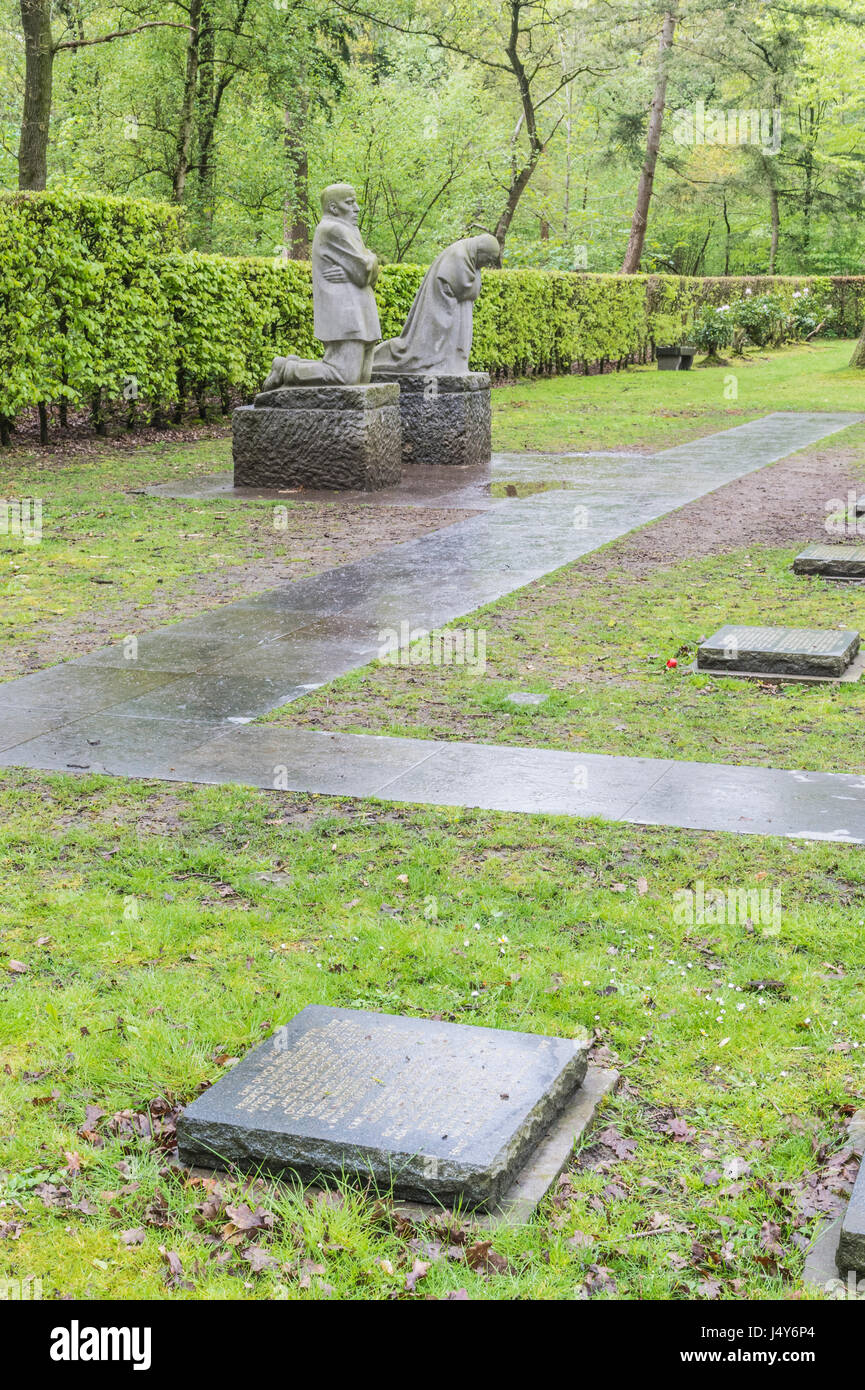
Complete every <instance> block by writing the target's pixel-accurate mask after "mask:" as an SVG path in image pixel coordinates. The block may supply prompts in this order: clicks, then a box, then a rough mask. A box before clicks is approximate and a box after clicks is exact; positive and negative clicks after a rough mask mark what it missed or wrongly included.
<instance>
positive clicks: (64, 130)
mask: <svg viewBox="0 0 865 1390" xmlns="http://www.w3.org/2000/svg"><path fill="white" fill-rule="evenodd" d="M0 17H2V22H0V188H3V189H7V190H10V191H11V190H13V189H15V188H16V187H18V186H21V187H23V188H25V189H35V190H38V189H40V188H42V187H44V186H46V184H47V187H48V188H49V189H50V190H54V191H61V192H70V193H101V194H112V195H116V196H121V197H135V198H142V197H146V198H153V199H157V200H163V201H169V202H173V203H175V204H177V205H179V206H182V207H183V209H184V210H185V219H184V220H185V225H186V227H187V235H188V240H189V244H190V245H191V246H192V247H193V248H196V249H198V250H202V251H213V252H219V253H223V254H226V255H232V256H249V255H254V256H274V257H281V258H283V259H285V258H287V257H290V258H294V259H303V258H305V257H306V256H307V254H308V247H309V235H310V229H311V228H312V227H313V226H314V224H315V220H316V215H317V194H318V191H319V190H320V188H321V187H322V186H323V185H324V184H326V183H328V182H330V181H333V180H334V179H347V180H352V181H354V182H355V184H356V186H357V188H358V191H359V194H360V199H361V203H362V206H363V221H362V231H363V235H364V238H365V240H366V242H367V243H368V244H369V245H370V246H372V247H373V248H374V249H375V250H376V251H377V252H378V253H379V254H380V256H381V257H382V258H383V259H384V260H388V261H400V260H402V261H409V262H413V263H416V264H417V263H425V262H428V261H429V260H430V259H431V258H432V256H433V255H434V254H435V252H436V251H437V250H438V249H440V248H441V246H443V245H444V244H446V243H447V242H448V241H450V240H453V239H454V238H456V237H458V236H461V235H464V234H466V233H467V232H469V231H471V230H475V229H478V228H481V227H483V228H488V229H490V230H493V231H495V232H496V233H497V234H498V236H499V239H500V241H501V242H502V244H503V261H504V264H505V266H511V267H517V266H533V267H538V268H547V269H559V270H572V269H578V270H579V269H587V270H589V271H596V272H597V271H602V272H603V271H605V272H610V271H619V270H620V269H622V266H623V259H624V258H625V255H626V248H627V247H628V241H629V234H630V233H631V230H632V222H633V219H634V212H635V205H636V204H637V199H638V194H639V192H640V191H642V194H643V196H644V199H645V201H646V202H648V198H647V197H646V195H647V193H649V192H650V193H651V206H650V207H649V208H648V227H647V229H646V233H645V239H644V240H642V238H640V244H639V245H638V246H637V248H636V260H635V259H634V255H633V254H632V260H631V265H630V266H629V267H628V268H630V269H637V268H639V269H642V270H644V271H648V272H659V271H660V272H668V273H673V274H680V275H754V274H757V275H763V274H779V275H784V274H818V275H846V274H857V273H858V272H859V271H860V270H861V267H862V260H863V256H862V251H863V238H865V231H863V218H862V212H863V199H865V164H863V161H865V132H863V115H865V97H863V91H862V71H863V52H865V0H846V3H845V4H844V5H843V6H836V5H827V4H818V3H816V0H798V3H794V2H793V0H777V2H776V0H763V2H761V0H725V3H724V4H722V5H718V4H717V3H714V2H713V3H708V0H681V2H680V3H679V4H677V5H676V6H675V7H671V6H670V4H669V3H668V4H660V5H659V4H655V3H652V0H640V2H639V3H635V2H634V0H586V2H585V3H580V0H539V2H538V3H522V0H476V3H474V4H471V5H470V4H467V3H465V2H464V0H188V3H184V0H160V3H152V2H151V0H132V2H131V3H129V4H117V5H115V4H102V3H92V0H54V3H53V4H51V3H50V0H2V3H0ZM28 45H29V51H30V60H31V61H30V63H29V66H28V64H27V63H26V57H27V51H28ZM659 91H661V94H662V95H663V96H665V99H666V110H665V113H664V115H663V119H662V120H661V119H660V118H659V119H658V120H657V121H656V123H655V125H656V129H655V131H654V134H655V136H656V137H657V139H656V144H657V165H656V167H655V169H654V184H653V185H652V180H651V173H652V170H651V168H649V169H648V171H647V167H646V166H647V132H648V144H649V146H651V144H652V136H653V128H652V121H651V115H652V109H653V99H654V101H655V110H656V115H659V113H658V111H657V98H658V94H659ZM698 102H702V103H704V105H705V107H706V108H712V107H716V108H717V107H719V108H723V109H725V110H728V111H729V110H730V109H735V108H740V109H743V110H751V109H758V110H761V111H764V112H768V113H771V112H779V113H780V122H781V126H780V130H781V142H780V148H779V149H778V151H777V153H776V152H773V151H772V150H771V149H769V150H767V149H764V148H763V147H762V146H761V145H760V144H753V143H747V144H742V145H726V144H709V143H702V144H685V143H681V142H679V141H677V139H676V138H675V136H676V132H677V130H680V129H681V122H680V121H679V123H678V124H677V118H676V113H677V112H679V111H681V110H683V109H688V110H691V111H693V110H694V109H696V104H697V103H698ZM650 154H651V150H650V149H649V155H650ZM648 163H649V164H650V163H651V159H649V160H648ZM641 170H642V171H643V178H642V180H641ZM647 172H648V176H649V177H648V186H647Z"/></svg>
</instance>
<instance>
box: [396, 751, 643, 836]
mask: <svg viewBox="0 0 865 1390" xmlns="http://www.w3.org/2000/svg"><path fill="white" fill-rule="evenodd" d="M668 766H670V764H668V763H666V762H663V761H661V760H656V759H652V758H607V757H604V756H602V755H600V754H590V753H565V752H561V751H558V750H556V749H549V748H517V747H514V746H513V745H503V744H492V743H487V744H484V743H480V744H478V743H444V744H441V745H439V748H438V750H437V751H436V752H435V753H433V755H432V756H431V757H429V758H425V759H424V760H423V761H422V762H420V761H419V762H418V764H417V765H416V766H415V767H414V768H412V769H411V770H410V771H408V772H406V773H403V774H402V776H400V777H399V778H397V779H396V780H394V781H392V782H387V783H385V784H384V785H383V786H381V787H380V788H379V789H378V790H377V791H376V793H375V794H376V795H377V796H380V797H383V798H384V799H385V800H387V801H421V802H427V803H432V804H433V805H436V806H476V807H481V808H483V809H484V810H489V811H534V812H543V813H546V814H548V815H564V816H581V817H582V816H607V817H609V818H610V819H616V820H618V819H621V818H622V817H623V816H624V815H625V813H626V811H627V810H628V807H629V806H631V805H633V803H634V802H635V801H636V800H637V798H638V797H639V796H641V795H642V794H643V793H646V792H649V791H650V790H651V788H652V786H653V785H654V783H655V782H657V781H658V779H659V777H661V776H662V775H663V772H664V770H665V769H666V768H667V767H668Z"/></svg>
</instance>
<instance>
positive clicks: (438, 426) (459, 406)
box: [373, 372, 492, 467]
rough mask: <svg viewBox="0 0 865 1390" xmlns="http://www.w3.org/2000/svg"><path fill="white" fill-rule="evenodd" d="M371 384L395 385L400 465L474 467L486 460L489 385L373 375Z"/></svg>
mask: <svg viewBox="0 0 865 1390" xmlns="http://www.w3.org/2000/svg"><path fill="white" fill-rule="evenodd" d="M373 381H376V382H382V383H384V382H398V383H399V391H400V395H399V408H400V416H401V418H402V457H403V463H404V464H405V465H406V466H408V465H410V464H432V465H440V464H453V465H457V466H470V467H477V466H479V465H481V466H482V465H485V464H488V463H489V461H490V457H491V454H492V443H491V438H492V435H491V431H492V409H491V405H490V379H489V376H488V375H487V373H486V372H467V373H466V374H465V375H464V376H436V375H433V374H430V375H429V376H424V375H416V376H414V375H413V376H397V375H388V374H387V373H385V372H376V373H375V374H374V376H373Z"/></svg>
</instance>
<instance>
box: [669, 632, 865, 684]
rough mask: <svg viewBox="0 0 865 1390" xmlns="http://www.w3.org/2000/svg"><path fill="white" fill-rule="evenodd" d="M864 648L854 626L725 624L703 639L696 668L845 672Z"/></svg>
mask: <svg viewBox="0 0 865 1390" xmlns="http://www.w3.org/2000/svg"><path fill="white" fill-rule="evenodd" d="M858 650H859V633H858V632H853V631H851V630H850V629H849V628H841V629H838V628H794V627H737V626H736V625H735V624H730V623H728V624H725V626H724V627H721V628H719V629H718V631H717V632H715V633H713V634H712V636H711V637H707V638H706V640H705V641H704V642H701V643H700V646H699V648H698V650H697V669H698V670H699V671H711V672H714V673H715V674H723V673H724V672H729V671H747V672H765V673H766V675H777V676H824V677H832V676H841V675H843V673H844V672H845V671H846V670H847V667H848V666H849V665H850V663H851V661H852V660H853V658H854V657H855V655H856V653H857V652H858Z"/></svg>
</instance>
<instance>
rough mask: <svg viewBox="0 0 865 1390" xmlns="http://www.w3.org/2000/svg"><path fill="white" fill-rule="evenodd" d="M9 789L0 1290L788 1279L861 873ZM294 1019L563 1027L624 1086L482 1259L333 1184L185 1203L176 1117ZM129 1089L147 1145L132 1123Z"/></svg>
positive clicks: (365, 808) (225, 799)
mask: <svg viewBox="0 0 865 1390" xmlns="http://www.w3.org/2000/svg"><path fill="white" fill-rule="evenodd" d="M4 782H5V786H4V792H3V809H4V817H3V828H2V832H0V833H2V843H3V858H4V864H5V868H4V872H3V894H2V905H0V951H2V958H0V988H2V991H3V1004H2V1010H0V1045H2V1063H3V1070H4V1075H3V1087H2V1110H0V1145H2V1149H0V1170H2V1175H3V1178H2V1183H0V1203H2V1206H0V1222H3V1223H5V1225H3V1226H2V1227H0V1233H2V1234H4V1235H5V1237H6V1238H5V1239H3V1240H0V1261H2V1265H3V1268H4V1274H5V1276H6V1277H25V1276H27V1275H29V1276H31V1277H37V1278H41V1279H42V1280H43V1291H44V1294H45V1296H46V1297H48V1296H54V1295H61V1294H66V1295H70V1294H71V1295H73V1296H78V1297H86V1298H94V1299H102V1298H109V1297H121V1298H131V1297H144V1298H162V1297H166V1296H171V1297H176V1298H187V1299H196V1298H238V1299H240V1298H289V1299H294V1298H317V1297H363V1298H372V1299H377V1298H385V1297H388V1296H393V1295H394V1294H407V1287H406V1278H407V1275H409V1274H410V1272H411V1271H412V1269H413V1268H414V1267H415V1261H416V1260H417V1259H420V1260H421V1261H422V1263H423V1264H424V1265H429V1269H428V1270H427V1271H426V1273H425V1275H424V1277H423V1279H422V1281H421V1282H418V1284H417V1294H418V1295H419V1296H424V1295H426V1294H433V1295H436V1296H439V1297H441V1296H444V1295H446V1294H448V1293H451V1294H453V1293H454V1292H455V1291H457V1290H459V1289H465V1290H466V1291H467V1292H468V1294H469V1296H470V1297H472V1298H494V1299H501V1298H505V1299H512V1298H536V1299H537V1298H540V1299H570V1298H574V1297H582V1296H584V1295H585V1294H586V1293H587V1292H590V1293H592V1294H593V1295H596V1296H602V1297H613V1296H618V1297H621V1298H641V1297H642V1298H678V1297H684V1298H693V1297H697V1298H700V1297H708V1298H716V1297H721V1298H725V1297H731V1298H736V1297H753V1298H774V1297H779V1296H784V1295H785V1294H789V1293H790V1292H792V1291H793V1290H795V1289H796V1288H797V1287H798V1281H799V1277H800V1274H801V1269H802V1263H803V1258H804V1248H805V1247H806V1246H807V1244H808V1242H809V1240H810V1239H811V1237H812V1235H813V1232H814V1230H815V1226H816V1223H817V1222H818V1221H819V1220H820V1218H821V1214H822V1213H823V1212H824V1211H825V1210H826V1209H827V1208H828V1207H830V1206H831V1203H832V1201H833V1197H834V1193H835V1192H836V1191H837V1190H838V1188H839V1187H840V1186H841V1185H842V1184H843V1180H844V1178H845V1175H846V1176H847V1177H848V1178H849V1176H850V1174H851V1165H850V1163H849V1150H847V1151H846V1154H845V1150H844V1147H843V1124H844V1121H845V1118H846V1116H847V1115H848V1114H849V1113H850V1111H851V1110H852V1109H855V1108H856V1106H857V1105H861V1104H862V1098H863V1097H865V1074H863V1065H862V1064H863V1061H865V1014H863V1007H865V1005H863V990H862V984H863V967H865V944H863V942H865V934H863V931H862V926H863V919H865V861H863V857H862V854H861V851H858V850H856V849H853V848H851V847H847V846H842V845H825V844H822V845H806V844H802V845H791V844H787V843H783V842H779V841H774V840H760V839H747V840H743V839H739V838H737V837H735V836H724V835H698V834H693V833H689V834H685V833H678V832H673V831H653V830H639V829H635V828H634V827H624V826H622V827H617V826H604V825H601V824H600V823H592V822H575V821H572V820H565V819H557V818H534V817H532V818H522V817H516V816H506V815H492V814H486V813H479V812H467V813H463V814H460V813H457V812H451V811H423V812H421V811H414V810H412V809H410V808H409V809H406V808H382V807H379V806H377V805H375V804H373V803H355V804H346V805H341V804H339V803H336V802H325V801H323V800H321V799H311V798H310V799H304V798H299V797H292V796H277V795H274V794H266V793H257V792H252V791H245V790H241V789H238V788H235V787H226V788H218V789H202V788H198V789H185V788H182V787H180V788H175V787H172V788H171V789H170V790H169V789H166V788H164V787H158V786H156V785H155V784H150V785H147V784H144V783H133V782H124V781H119V780H111V779H107V778H92V777H88V778H82V779H77V780H76V779H74V778H71V777H37V776H34V775H32V774H29V773H23V772H19V773H11V774H7V776H6V778H5V779H4ZM261 874H265V875H268V874H270V875H276V882H273V881H262V879H261V878H260V877H257V876H258V875H261ZM700 881H703V882H704V883H705V885H706V888H707V890H708V889H709V888H711V887H717V888H720V889H722V890H725V891H726V890H727V889H730V888H743V889H755V888H756V889H758V890H759V889H762V890H763V891H764V893H766V894H767V895H769V897H771V894H772V892H773V891H774V890H776V889H778V890H779V892H780V916H778V917H776V915H775V913H774V902H773V911H772V914H771V916H770V918H769V920H768V921H767V920H766V915H767V914H765V913H764V914H763V915H762V916H761V918H760V920H759V921H757V922H754V921H753V920H748V919H747V918H745V919H743V920H738V921H735V922H728V924H727V925H714V924H712V923H703V924H700V923H698V922H696V921H694V922H692V923H690V924H689V923H688V922H687V921H685V920H682V917H683V912H682V909H681V907H680V906H678V905H677V904H679V903H680V901H681V900H680V899H677V898H675V897H674V894H675V893H676V891H677V890H681V889H686V888H689V887H691V888H693V887H694V886H695V885H696V884H697V883H698V882H700ZM767 901H768V899H767ZM761 986H762V987H761ZM310 1002H319V1003H329V1004H337V1005H344V1006H356V1007H363V1008H372V1009H377V1010H382V1011H384V1012H401V1011H406V1012H409V1013H411V1014H415V1015H420V1016H423V1017H428V1018H430V1017H443V1018H445V1019H454V1020H456V1021H459V1022H476V1023H481V1024H486V1025H490V1026H493V1027H498V1028H515V1029H523V1030H528V1031H538V1032H547V1031H549V1032H552V1033H556V1034H560V1035H563V1036H576V1035H578V1034H580V1033H584V1032H586V1031H588V1032H590V1033H593V1034H594V1036H595V1039H596V1042H597V1048H596V1053H597V1056H598V1058H599V1060H600V1061H602V1062H604V1063H606V1064H610V1063H613V1064H615V1065H618V1066H620V1067H621V1070H622V1075H623V1078H624V1084H623V1087H622V1090H621V1092H620V1094H619V1095H618V1096H616V1097H615V1098H613V1099H612V1100H611V1101H610V1102H609V1104H608V1106H607V1109H606V1112H605V1114H604V1115H603V1117H602V1118H601V1120H600V1122H599V1125H598V1126H597V1127H596V1130H595V1132H594V1134H593V1135H592V1136H591V1137H590V1138H589V1140H588V1141H587V1143H586V1144H584V1146H583V1148H582V1150H581V1151H580V1152H579V1153H578V1154H577V1155H576V1158H575V1161H574V1162H573V1164H572V1165H571V1168H570V1170H569V1180H568V1181H566V1182H565V1183H563V1184H562V1185H561V1186H560V1188H559V1189H558V1192H557V1194H556V1196H555V1197H554V1198H553V1199H550V1200H548V1201H547V1202H546V1203H545V1205H544V1207H543V1209H542V1210H541V1212H540V1213H539V1215H538V1217H537V1218H536V1220H535V1221H534V1222H532V1223H531V1224H529V1225H525V1226H521V1227H513V1228H509V1229H504V1230H501V1231H499V1232H497V1233H496V1234H495V1237H494V1242H493V1250H494V1252H495V1253H496V1254H497V1255H501V1256H502V1257H503V1261H504V1264H502V1263H501V1262H496V1263H495V1265H494V1264H490V1262H489V1259H488V1256H487V1255H485V1253H484V1250H483V1245H482V1244H480V1246H478V1243H479V1242H482V1241H483V1239H484V1238H485V1237H484V1233H483V1232H482V1231H480V1232H479V1231H477V1230H475V1231H468V1232H466V1231H462V1230H461V1231H457V1232H456V1241H457V1243H456V1244H455V1245H453V1246H452V1247H448V1244H447V1240H446V1239H445V1237H444V1235H443V1232H442V1230H441V1229H440V1228H439V1227H438V1226H426V1227H421V1228H419V1229H415V1228H412V1227H407V1226H406V1225H405V1223H404V1222H401V1221H399V1220H396V1219H394V1218H393V1217H392V1216H391V1215H390V1214H389V1211H388V1208H387V1204H384V1205H382V1204H377V1203H376V1202H375V1201H374V1200H373V1199H371V1198H369V1199H365V1198H363V1197H361V1196H359V1195H357V1194H352V1193H350V1192H348V1191H344V1192H343V1195H342V1197H341V1198H339V1197H337V1198H332V1199H331V1200H330V1201H328V1202H322V1201H313V1200H310V1201H308V1202H307V1203H304V1201H303V1200H302V1198H301V1197H300V1196H299V1195H298V1194H297V1193H296V1192H294V1191H292V1190H289V1189H280V1188H279V1187H278V1186H276V1185H274V1184H271V1183H264V1184H261V1185H259V1186H255V1187H253V1188H252V1189H251V1190H248V1191H244V1190H242V1188H241V1186H240V1185H239V1184H238V1183H237V1182H233V1181H232V1180H231V1179H229V1178H226V1179H225V1180H224V1181H221V1182H220V1186H219V1188H218V1189H217V1190H215V1191H214V1190H213V1189H211V1188H208V1187H206V1186H204V1185H203V1184H202V1183H201V1181H200V1180H190V1179H189V1178H187V1177H185V1176H184V1175H182V1174H179V1173H177V1172H176V1171H173V1170H172V1169H171V1168H170V1167H168V1166H167V1164H166V1159H165V1152H164V1149H163V1148H162V1147H160V1135H159V1132H158V1131H159V1127H160V1125H162V1126H167V1135H166V1143H167V1144H168V1145H170V1143H171V1129H170V1110H171V1107H173V1106H174V1105H175V1104H177V1103H183V1102H187V1101H189V1100H190V1099H191V1098H193V1097H194V1096H195V1095H196V1094H197V1092H198V1090H199V1087H200V1086H201V1085H203V1084H205V1083H207V1082H210V1081H213V1080H215V1079H217V1078H218V1077H219V1075H220V1074H221V1072H222V1071H223V1070H224V1068H225V1067H227V1066H230V1065H231V1059H232V1058H235V1057H238V1056H241V1055H242V1054H243V1053H245V1052H246V1051H247V1049H248V1048H250V1047H252V1046H254V1045H255V1043H256V1042H258V1041H259V1040H260V1039H261V1038H262V1037H263V1036H265V1035H266V1034H268V1033H269V1032H270V1031H271V1029H272V1028H273V1027H274V1026H276V1025H277V1024H279V1023H280V1022H281V1021H282V1020H284V1019H285V1018H287V1017H289V1016H290V1015H291V1014H293V1013H294V1012H295V1011H296V1010H297V1009H299V1008H301V1007H302V1006H303V1005H305V1004H307V1003H310ZM157 1098H161V1100H162V1101H163V1102H165V1104H162V1105H157V1106H156V1107H155V1117H156V1118H155V1119H154V1120H153V1122H152V1123H153V1124H154V1127H155V1129H156V1131H157V1133H156V1137H155V1138H149V1137H146V1136H145V1135H142V1133H141V1132H140V1131H141V1127H142V1125H141V1121H140V1120H139V1119H138V1118H137V1117H139V1116H141V1115H142V1113H143V1112H146V1111H147V1109H148V1106H149V1104H151V1103H152V1102H153V1101H154V1100H156V1099H157ZM161 1111H168V1112H169V1114H168V1116H165V1115H163V1116H162V1118H161V1119H160V1112H161ZM100 1112H104V1114H102V1113H100ZM244 1207H245V1208H247V1209H248V1211H249V1214H247V1211H246V1210H242V1209H241V1208H244ZM258 1208H261V1209H262V1211H261V1212H259V1213H258V1215H257V1216H254V1215H252V1213H255V1212H256V1211H257V1209H258ZM160 1247H162V1250H163V1251H164V1252H165V1253H164V1254H162V1253H160ZM449 1248H451V1249H452V1256H451V1257H448V1254H447V1252H448V1249H449ZM169 1256H170V1257H172V1258H171V1261H170V1262H169V1259H168V1257H169ZM175 1257H176V1258H175ZM178 1261H179V1266H178ZM496 1265H497V1266H498V1267H496Z"/></svg>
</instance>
